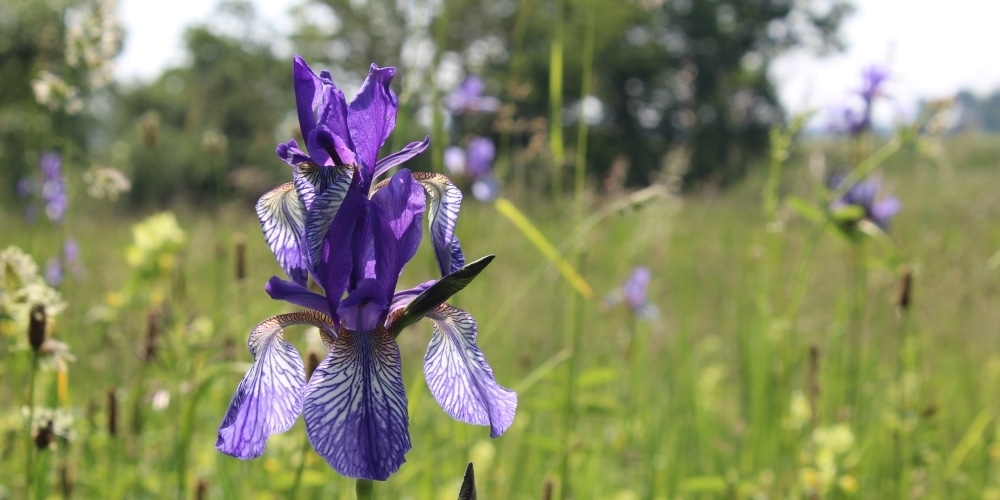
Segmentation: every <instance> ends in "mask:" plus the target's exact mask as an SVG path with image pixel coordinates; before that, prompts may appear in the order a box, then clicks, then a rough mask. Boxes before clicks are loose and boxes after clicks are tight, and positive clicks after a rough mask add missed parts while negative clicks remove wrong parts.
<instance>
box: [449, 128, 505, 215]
mask: <svg viewBox="0 0 1000 500" xmlns="http://www.w3.org/2000/svg"><path fill="white" fill-rule="evenodd" d="M496 154H497V150H496V146H495V145H494V144H493V141H492V140H490V139H488V138H486V137H479V136H476V137H473V138H472V139H470V140H469V143H468V145H467V146H466V148H465V149H462V148H460V147H458V146H449V147H448V148H447V149H445V151H444V165H445V167H446V168H447V169H448V171H449V172H451V173H452V174H455V175H464V176H467V177H468V178H470V179H472V195H473V196H475V198H476V199H477V200H479V201H483V202H488V201H492V200H493V199H494V198H496V197H497V195H498V194H499V193H500V183H499V181H497V178H496V176H495V175H494V174H493V168H492V166H493V159H494V158H496Z"/></svg>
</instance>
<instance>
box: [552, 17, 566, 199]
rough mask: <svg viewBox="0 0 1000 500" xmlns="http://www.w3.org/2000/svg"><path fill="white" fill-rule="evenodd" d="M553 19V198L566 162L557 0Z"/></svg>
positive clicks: (561, 32) (558, 191) (561, 26)
mask: <svg viewBox="0 0 1000 500" xmlns="http://www.w3.org/2000/svg"><path fill="white" fill-rule="evenodd" d="M553 3H554V7H555V9H554V10H555V18H554V19H553V20H552V43H551V45H550V47H549V148H550V152H551V154H552V198H553V199H554V200H556V201H557V202H558V201H559V198H560V195H561V194H562V169H563V166H564V164H565V162H566V154H565V150H564V145H563V121H562V109H563V38H564V37H565V29H564V25H565V21H564V20H563V16H564V14H565V12H564V6H563V2H562V0H555V1H554V2H553Z"/></svg>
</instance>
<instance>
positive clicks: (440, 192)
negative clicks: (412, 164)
mask: <svg viewBox="0 0 1000 500" xmlns="http://www.w3.org/2000/svg"><path fill="white" fill-rule="evenodd" d="M413 178H414V179H416V180H417V181H419V182H420V184H421V185H422V186H423V187H424V191H426V192H427V197H428V203H427V228H428V230H429V231H430V233H431V241H432V242H433V243H434V256H435V257H436V258H437V262H438V268H439V270H440V271H441V276H445V275H447V274H449V273H452V272H455V271H457V270H458V269H461V268H462V266H464V265H465V258H464V257H463V256H462V248H461V246H460V245H459V244H458V238H456V237H455V224H457V223H458V211H459V209H460V208H461V205H462V190H460V189H458V187H456V186H455V185H454V184H452V182H451V180H449V179H448V178H447V177H445V176H444V175H441V174H437V173H431V172H416V173H414V174H413Z"/></svg>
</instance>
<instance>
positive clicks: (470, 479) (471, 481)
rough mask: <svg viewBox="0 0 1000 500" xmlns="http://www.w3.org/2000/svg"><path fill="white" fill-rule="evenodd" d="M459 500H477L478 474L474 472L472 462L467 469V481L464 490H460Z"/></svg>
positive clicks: (463, 482) (464, 483)
mask: <svg viewBox="0 0 1000 500" xmlns="http://www.w3.org/2000/svg"><path fill="white" fill-rule="evenodd" d="M458 500H476V473H475V472H474V471H473V470H472V462H469V466H468V467H466V468H465V479H463V480H462V489H460V490H458Z"/></svg>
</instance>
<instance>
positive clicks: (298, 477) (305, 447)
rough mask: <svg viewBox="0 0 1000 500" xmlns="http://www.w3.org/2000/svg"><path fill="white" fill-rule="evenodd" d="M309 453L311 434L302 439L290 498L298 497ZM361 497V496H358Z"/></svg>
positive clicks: (289, 494) (289, 493)
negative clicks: (300, 455) (300, 456)
mask: <svg viewBox="0 0 1000 500" xmlns="http://www.w3.org/2000/svg"><path fill="white" fill-rule="evenodd" d="M307 453H309V436H308V435H307V436H305V439H303V440H302V459H301V460H299V467H298V468H297V469H295V481H294V482H292V489H291V490H289V492H288V498H292V499H294V498H298V495H299V487H300V486H301V485H302V472H303V471H305V469H306V454H307ZM358 498H360V497H358Z"/></svg>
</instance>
